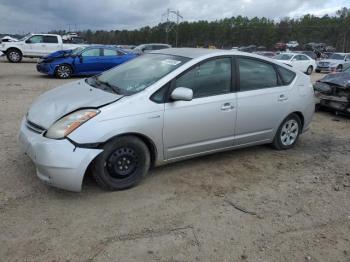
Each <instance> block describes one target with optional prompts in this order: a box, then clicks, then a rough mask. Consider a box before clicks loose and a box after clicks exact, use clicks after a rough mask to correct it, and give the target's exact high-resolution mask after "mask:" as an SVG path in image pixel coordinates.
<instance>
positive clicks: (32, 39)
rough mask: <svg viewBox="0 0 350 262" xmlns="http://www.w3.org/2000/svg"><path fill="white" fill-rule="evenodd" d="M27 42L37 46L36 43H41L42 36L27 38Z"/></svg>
mask: <svg viewBox="0 0 350 262" xmlns="http://www.w3.org/2000/svg"><path fill="white" fill-rule="evenodd" d="M29 42H30V43H32V44H37V43H43V36H42V35H35V36H32V37H31V38H29Z"/></svg>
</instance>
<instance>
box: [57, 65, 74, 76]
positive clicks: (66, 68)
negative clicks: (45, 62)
mask: <svg viewBox="0 0 350 262" xmlns="http://www.w3.org/2000/svg"><path fill="white" fill-rule="evenodd" d="M72 73H73V70H72V67H71V66H70V65H67V64H62V65H59V66H57V68H56V70H55V75H56V77H57V78H60V79H67V78H70V77H71V76H72Z"/></svg>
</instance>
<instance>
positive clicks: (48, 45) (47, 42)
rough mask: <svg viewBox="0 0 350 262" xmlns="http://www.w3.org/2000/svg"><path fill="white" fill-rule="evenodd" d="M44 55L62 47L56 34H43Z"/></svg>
mask: <svg viewBox="0 0 350 262" xmlns="http://www.w3.org/2000/svg"><path fill="white" fill-rule="evenodd" d="M42 46H43V49H42V52H43V55H48V54H51V53H53V52H56V51H58V50H60V49H61V45H60V44H59V43H58V37H57V36H55V35H44V36H43V45H42Z"/></svg>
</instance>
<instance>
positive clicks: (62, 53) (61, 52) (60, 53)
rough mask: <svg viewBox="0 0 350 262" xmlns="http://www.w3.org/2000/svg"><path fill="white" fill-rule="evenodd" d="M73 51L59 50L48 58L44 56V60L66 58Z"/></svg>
mask: <svg viewBox="0 0 350 262" xmlns="http://www.w3.org/2000/svg"><path fill="white" fill-rule="evenodd" d="M72 51H73V50H59V51H56V52H53V53H51V54H49V55H47V56H44V57H43V59H47V58H61V57H66V56H67V55H69V54H71V53H72Z"/></svg>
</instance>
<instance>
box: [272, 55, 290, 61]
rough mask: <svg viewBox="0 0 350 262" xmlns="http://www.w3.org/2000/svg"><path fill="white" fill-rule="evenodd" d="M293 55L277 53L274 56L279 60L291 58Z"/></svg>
mask: <svg viewBox="0 0 350 262" xmlns="http://www.w3.org/2000/svg"><path fill="white" fill-rule="evenodd" d="M292 57H293V55H288V54H279V55H276V56H275V57H274V58H275V59H277V60H290V59H291V58H292Z"/></svg>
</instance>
